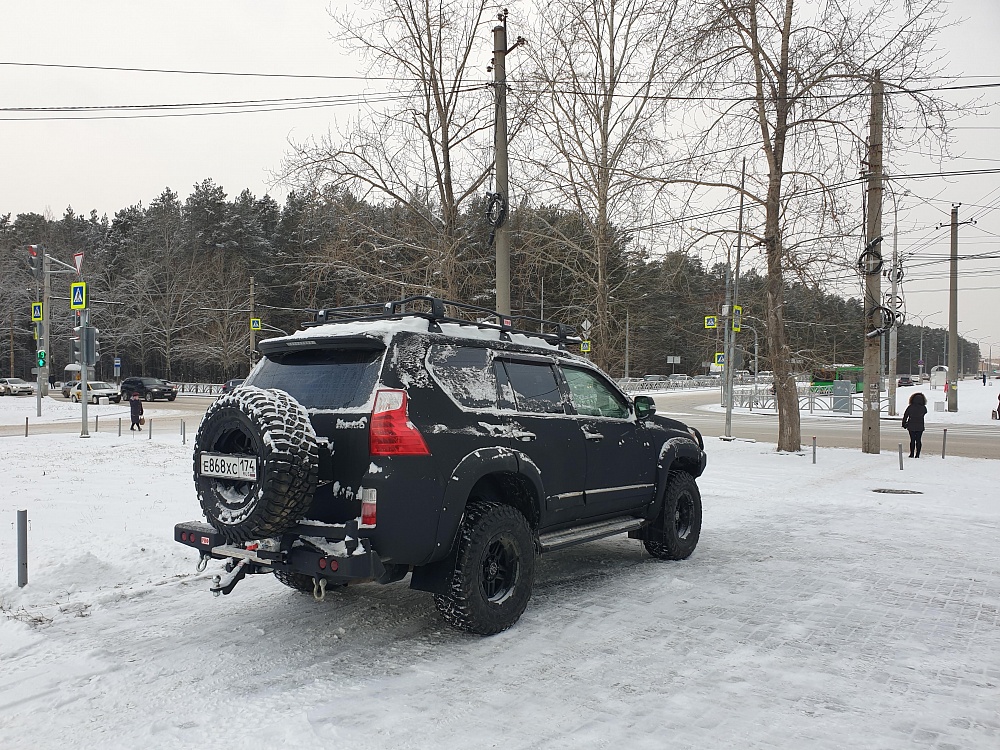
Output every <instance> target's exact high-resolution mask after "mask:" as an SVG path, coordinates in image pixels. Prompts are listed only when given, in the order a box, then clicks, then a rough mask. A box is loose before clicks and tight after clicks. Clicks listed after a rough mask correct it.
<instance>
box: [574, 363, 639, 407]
mask: <svg viewBox="0 0 1000 750" xmlns="http://www.w3.org/2000/svg"><path fill="white" fill-rule="evenodd" d="M563 375H565V377H566V383H567V384H568V385H569V397H570V400H571V401H572V402H573V408H574V409H576V412H577V414H585V415H587V416H591V417H617V418H619V419H626V418H628V406H627V405H626V404H625V402H624V401H622V398H621V396H620V395H619V394H618V393H616V392H615V391H613V390H612V389H611V387H610V386H609V385H608V384H607V383H605V382H604V381H603V380H601V379H600V378H598V377H597V376H596V375H594V374H592V373H590V372H587V371H586V370H578V369H576V368H575V367H564V368H563Z"/></svg>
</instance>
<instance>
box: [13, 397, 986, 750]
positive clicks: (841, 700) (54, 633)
mask: <svg viewBox="0 0 1000 750" xmlns="http://www.w3.org/2000/svg"><path fill="white" fill-rule="evenodd" d="M980 387H982V386H980ZM969 390H971V387H970V388H969ZM992 391H993V392H996V389H995V388H994V389H992ZM932 414H933V413H932ZM707 448H708V452H709V464H708V469H707V472H706V474H705V475H704V477H703V478H702V479H701V480H700V482H699V483H700V486H701V489H702V494H703V497H704V506H705V513H704V518H705V520H704V529H703V532H702V538H701V543H700V545H699V547H698V549H697V551H696V552H695V554H694V555H693V556H692V557H691V558H690V559H689V560H687V561H684V562H676V563H667V562H660V561H656V560H653V559H651V558H650V557H649V556H648V555H646V554H644V552H643V551H642V548H641V546H640V545H639V544H638V542H635V541H631V540H628V539H624V538H613V539H609V540H605V541H601V542H594V543H591V544H587V545H583V546H580V547H575V548H571V549H568V550H564V551H562V552H557V553H551V554H548V555H545V556H544V557H542V558H541V559H540V561H539V566H538V568H537V579H536V585H535V591H534V596H533V598H532V601H531V603H530V604H529V606H528V609H527V611H526V613H525V614H524V616H523V617H522V619H521V620H520V622H519V623H518V624H517V625H515V626H514V628H512V629H511V630H509V631H507V632H505V633H502V634H500V635H498V636H494V637H491V638H478V637H471V636H467V635H463V634H461V633H458V632H455V631H453V630H451V629H450V628H448V627H447V626H445V625H444V624H443V622H442V621H441V620H440V619H439V618H438V617H437V614H436V612H435V609H434V605H433V602H432V598H431V596H430V595H428V594H424V593H420V592H415V591H411V590H409V589H408V588H407V586H406V583H405V581H404V582H401V583H397V584H392V585H389V586H378V585H374V584H373V585H363V586H357V587H349V588H348V589H346V590H344V591H340V592H333V593H330V594H328V595H327V599H326V601H324V602H322V603H317V602H315V601H313V600H312V598H311V597H309V596H306V595H302V594H299V593H297V592H295V591H293V590H291V589H288V588H285V587H283V586H282V585H281V584H279V583H278V582H277V581H275V580H274V579H273V577H271V576H266V577H265V576H260V577H253V578H250V579H248V580H246V581H244V582H242V583H241V584H240V585H239V586H238V587H237V588H236V589H235V591H234V592H233V594H231V595H230V596H227V597H222V598H219V599H215V598H213V597H212V596H211V594H210V593H209V592H208V585H209V579H210V577H211V576H212V575H213V574H214V573H216V572H217V571H218V569H219V564H218V563H213V564H212V565H210V567H209V569H208V570H207V571H205V573H203V574H198V573H196V572H195V570H194V566H195V562H196V558H195V555H194V553H193V552H192V551H190V550H188V549H187V548H185V547H182V546H181V545H178V544H175V543H174V542H172V541H171V539H172V526H173V524H174V523H175V522H177V521H183V520H190V519H194V518H196V517H197V516H198V512H197V502H196V500H195V497H194V492H193V488H192V482H191V469H192V467H191V448H190V445H188V446H183V445H181V444H180V437H179V436H177V435H168V434H167V433H166V432H163V433H162V434H159V435H156V436H154V439H152V440H148V439H145V435H144V436H143V437H142V438H140V437H139V436H138V435H129V434H126V435H124V436H123V437H121V438H119V437H117V435H116V434H112V433H105V432H101V433H98V434H94V435H93V437H92V438H91V439H90V440H80V439H79V438H78V437H74V436H70V435H32V436H30V437H29V438H27V439H26V438H23V437H18V438H0V456H2V457H3V458H2V460H3V474H2V479H0V486H2V488H3V492H0V608H2V610H0V748H3V750H21V749H23V750H48V749H52V750H56V749H58V750H63V749H64V748H101V749H102V750H103V749H105V748H107V749H116V748H122V749H125V748H128V750H135V749H136V748H144V749H147V750H149V749H156V748H164V749H170V750H176V749H179V748H203V747H214V748H235V747H270V748H284V747H309V748H338V750H339V749H340V748H345V747H349V748H354V749H361V748H435V749H436V750H438V749H440V750H447V749H449V748H456V749H458V748H461V749H462V750H467V749H468V748H486V747H503V748H505V750H506V749H518V748H546V749H548V748H574V750H575V749H577V748H629V749H631V748H650V749H651V750H652V749H656V750H660V749H661V748H665V747H671V748H698V749H699V750H700V749H704V748H733V747H739V748H793V749H795V750H798V749H799V748H810V749H811V748H831V749H834V748H835V749H836V750H842V749H843V748H910V747H927V748H982V749H983V750H987V749H989V750H993V749H994V748H997V747H1000V551H998V550H1000V548H998V532H1000V493H998V492H997V489H996V488H997V480H998V478H1000V472H998V470H997V462H995V461H989V460H982V459H962V458H953V457H949V458H947V459H941V458H940V457H925V458H921V459H919V460H917V459H913V460H909V459H907V460H906V461H905V463H904V470H903V471H900V470H899V464H898V458H897V456H896V455H895V454H894V453H891V452H890V453H883V454H881V455H874V456H873V455H866V454H862V453H861V452H860V451H849V450H836V449H821V450H820V451H819V454H818V459H817V463H816V464H813V463H812V457H811V452H803V453H802V454H777V453H775V452H774V450H773V446H766V445H761V444H751V443H741V442H735V443H726V442H722V441H711V442H710V443H709V444H708V446H707ZM40 457H41V458H40ZM877 489H897V490H900V489H901V490H911V491H914V492H918V493H921V494H881V493H877V492H874V490H877ZM19 508H24V509H27V510H28V514H29V517H30V524H31V525H30V532H29V584H28V586H26V587H25V588H23V589H18V588H17V586H16V566H15V538H16V537H15V531H14V519H15V511H16V510H17V509H19Z"/></svg>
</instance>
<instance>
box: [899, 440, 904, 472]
mask: <svg viewBox="0 0 1000 750" xmlns="http://www.w3.org/2000/svg"><path fill="white" fill-rule="evenodd" d="M899 470H900V471H902V470H903V444H902V443H900V444H899Z"/></svg>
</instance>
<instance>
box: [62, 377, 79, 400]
mask: <svg viewBox="0 0 1000 750" xmlns="http://www.w3.org/2000/svg"><path fill="white" fill-rule="evenodd" d="M79 382H80V381H79V380H67V381H66V382H65V383H63V384H62V395H63V398H69V392H70V391H71V390H73V389H74V388H75V387H76V386H77V384H79Z"/></svg>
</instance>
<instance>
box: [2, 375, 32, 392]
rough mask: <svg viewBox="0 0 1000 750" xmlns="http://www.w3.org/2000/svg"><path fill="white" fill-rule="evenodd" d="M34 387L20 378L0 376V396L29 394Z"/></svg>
mask: <svg viewBox="0 0 1000 750" xmlns="http://www.w3.org/2000/svg"><path fill="white" fill-rule="evenodd" d="M34 392H35V387H34V386H33V385H32V384H31V383H29V382H28V381H27V380H22V379H21V378H0V396H30V395H31V394H32V393H34Z"/></svg>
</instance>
